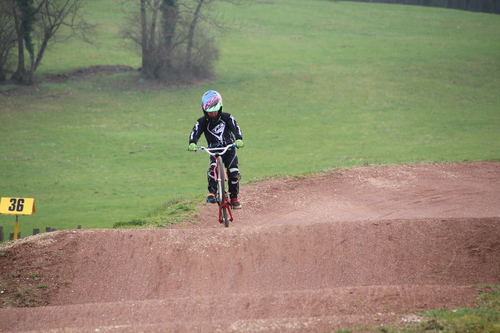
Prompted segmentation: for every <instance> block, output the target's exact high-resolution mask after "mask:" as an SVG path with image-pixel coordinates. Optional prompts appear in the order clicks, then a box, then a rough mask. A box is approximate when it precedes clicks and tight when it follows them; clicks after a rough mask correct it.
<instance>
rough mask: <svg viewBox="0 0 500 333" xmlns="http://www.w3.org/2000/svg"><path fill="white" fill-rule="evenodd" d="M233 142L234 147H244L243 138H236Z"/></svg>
mask: <svg viewBox="0 0 500 333" xmlns="http://www.w3.org/2000/svg"><path fill="white" fill-rule="evenodd" d="M235 144H236V148H243V147H245V144H244V143H243V140H236V142H235Z"/></svg>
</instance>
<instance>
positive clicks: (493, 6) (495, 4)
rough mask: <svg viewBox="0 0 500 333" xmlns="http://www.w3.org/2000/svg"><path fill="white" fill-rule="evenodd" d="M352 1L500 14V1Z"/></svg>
mask: <svg viewBox="0 0 500 333" xmlns="http://www.w3.org/2000/svg"><path fill="white" fill-rule="evenodd" d="M350 1H358V2H380V3H392V4H399V5H414V6H429V7H442V8H451V9H462V10H468V11H471V12H483V13H493V14H500V0H350Z"/></svg>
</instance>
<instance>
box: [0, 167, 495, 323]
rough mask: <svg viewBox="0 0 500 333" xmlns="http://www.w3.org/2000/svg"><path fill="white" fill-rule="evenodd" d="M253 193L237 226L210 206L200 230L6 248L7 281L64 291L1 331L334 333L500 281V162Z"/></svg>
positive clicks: (100, 233) (281, 183) (399, 317)
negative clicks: (33, 279)
mask: <svg viewBox="0 0 500 333" xmlns="http://www.w3.org/2000/svg"><path fill="white" fill-rule="evenodd" d="M241 193H242V195H241V198H242V203H243V204H244V208H243V210H241V211H237V212H235V222H232V224H231V226H230V227H229V228H223V227H222V226H221V225H220V224H218V222H217V221H216V218H215V214H216V213H215V212H214V207H213V206H208V205H207V206H205V207H203V208H202V211H201V213H200V214H199V217H198V223H196V224H186V225H183V226H178V227H175V228H171V229H163V230H66V231H58V232H55V233H51V234H43V235H37V236H34V237H29V238H26V239H23V240H20V241H18V242H17V243H13V244H8V245H7V246H4V247H3V248H1V249H0V251H1V253H2V256H0V273H1V274H2V275H1V276H2V279H4V277H5V276H7V275H8V274H10V275H9V276H10V278H11V279H12V280H13V281H15V278H17V277H19V278H29V277H30V276H32V274H33V272H38V273H39V275H38V277H39V279H40V280H39V281H37V283H43V284H45V285H46V286H47V288H49V289H51V292H50V294H49V295H48V296H47V298H46V305H45V306H39V307H36V308H4V309H0V322H1V323H2V324H1V325H0V331H1V332H23V331H25V332H28V331H37V332H38V331H46V332H97V331H101V332H140V331H143V332H327V331H334V330H339V329H346V328H354V327H360V326H365V325H374V327H376V326H380V325H389V324H401V323H402V322H404V321H405V320H406V321H407V320H409V319H408V318H410V317H411V316H413V317H411V318H414V317H416V316H415V313H416V312H417V311H421V310H427V309H439V308H443V309H451V308H453V307H458V306H470V305H472V304H473V302H474V300H475V298H476V296H477V292H478V290H479V289H480V287H479V286H478V284H481V283H490V284H498V282H499V280H500V265H498V262H499V260H500V240H499V239H500V205H499V203H500V199H499V195H500V163H493V162H474V163H463V164H443V165H419V166H390V167H378V168H375V167H363V168H356V169H349V170H341V171H340V170H339V171H336V172H329V173H325V174H321V175H317V176H315V177H309V178H303V179H285V180H283V179H281V180H267V181H263V182H260V183H257V184H252V185H250V184H248V185H245V186H242V191H241ZM40 255H41V256H40ZM14 266H15V267H18V268H17V269H14V268H13V267H14ZM30 274H31V275H30ZM5 285H7V284H5ZM12 285H14V283H12ZM2 286H4V284H2ZM12 292H23V291H19V290H17V291H14V290H13V288H10V287H5V289H4V290H3V291H2V294H0V295H6V294H9V293H12ZM1 297H2V296H0V299H1ZM4 306H5V305H4Z"/></svg>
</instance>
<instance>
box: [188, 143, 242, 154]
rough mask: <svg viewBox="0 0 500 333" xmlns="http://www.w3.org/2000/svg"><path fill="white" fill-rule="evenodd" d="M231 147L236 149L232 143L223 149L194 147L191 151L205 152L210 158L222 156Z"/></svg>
mask: <svg viewBox="0 0 500 333" xmlns="http://www.w3.org/2000/svg"><path fill="white" fill-rule="evenodd" d="M232 147H236V144H235V143H232V144H230V145H227V146H225V147H213V148H207V147H196V148H195V149H194V150H193V151H198V150H204V151H206V152H207V154H209V155H211V156H217V155H224V154H225V153H226V151H227V150H228V149H229V148H232Z"/></svg>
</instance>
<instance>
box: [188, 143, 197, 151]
mask: <svg viewBox="0 0 500 333" xmlns="http://www.w3.org/2000/svg"><path fill="white" fill-rule="evenodd" d="M195 149H196V143H194V142H193V143H190V144H189V147H188V151H194V150H195Z"/></svg>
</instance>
